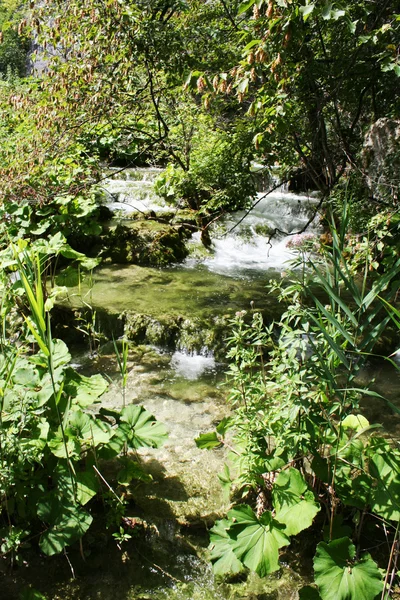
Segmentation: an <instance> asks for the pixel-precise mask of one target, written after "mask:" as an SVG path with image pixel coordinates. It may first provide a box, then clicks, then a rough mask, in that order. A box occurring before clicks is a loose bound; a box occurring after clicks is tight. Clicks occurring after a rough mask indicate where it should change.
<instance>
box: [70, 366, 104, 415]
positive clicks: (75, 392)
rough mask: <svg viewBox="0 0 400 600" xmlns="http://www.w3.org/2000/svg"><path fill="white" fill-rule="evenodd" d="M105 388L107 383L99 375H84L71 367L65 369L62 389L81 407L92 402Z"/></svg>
mask: <svg viewBox="0 0 400 600" xmlns="http://www.w3.org/2000/svg"><path fill="white" fill-rule="evenodd" d="M107 388H108V383H107V381H106V380H105V379H104V377H102V376H101V375H92V376H91V377H85V376H84V375H81V374H80V373H77V372H76V371H74V370H73V369H71V368H67V370H66V383H65V386H64V391H65V393H66V394H67V395H68V396H70V397H71V398H72V399H74V400H75V402H76V403H77V404H79V405H80V406H81V407H82V408H85V407H86V406H90V405H91V404H93V403H94V402H95V401H96V400H97V398H99V396H101V395H102V394H104V392H105V391H106V389H107Z"/></svg>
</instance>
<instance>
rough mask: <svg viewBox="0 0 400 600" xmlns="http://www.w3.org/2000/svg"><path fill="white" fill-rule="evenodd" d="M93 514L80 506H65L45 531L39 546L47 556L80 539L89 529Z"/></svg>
mask: <svg viewBox="0 0 400 600" xmlns="http://www.w3.org/2000/svg"><path fill="white" fill-rule="evenodd" d="M92 521H93V518H92V516H91V515H90V514H89V513H88V512H87V511H86V510H85V509H84V508H82V507H80V506H68V507H63V510H62V512H61V514H59V516H58V518H57V519H56V521H55V522H54V524H53V526H52V527H51V528H50V529H48V530H47V531H45V532H44V533H43V534H42V536H41V538H40V542H39V546H40V548H41V550H42V552H44V554H47V556H52V555H53V554H58V553H59V552H61V551H62V550H63V549H64V548H65V546H70V545H71V544H73V543H74V542H76V541H77V540H79V539H80V538H81V537H82V536H83V535H84V534H85V533H86V531H87V530H88V529H89V527H90V525H91V523H92Z"/></svg>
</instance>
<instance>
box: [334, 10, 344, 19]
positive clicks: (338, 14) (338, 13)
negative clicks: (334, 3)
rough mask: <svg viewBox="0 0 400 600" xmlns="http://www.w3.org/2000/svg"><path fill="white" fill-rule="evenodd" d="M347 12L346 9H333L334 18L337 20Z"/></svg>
mask: <svg viewBox="0 0 400 600" xmlns="http://www.w3.org/2000/svg"><path fill="white" fill-rule="evenodd" d="M345 14H346V11H344V10H341V9H339V10H333V11H332V18H333V19H334V20H335V21H337V20H338V19H340V17H344V15H345Z"/></svg>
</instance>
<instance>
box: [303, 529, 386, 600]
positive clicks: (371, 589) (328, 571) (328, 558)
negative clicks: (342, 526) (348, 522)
mask: <svg viewBox="0 0 400 600" xmlns="http://www.w3.org/2000/svg"><path fill="white" fill-rule="evenodd" d="M355 553H356V549H355V547H354V545H353V544H352V543H351V541H350V540H349V538H340V539H339V540H333V541H332V542H330V543H329V544H326V543H325V542H320V543H319V544H318V546H317V552H316V555H315V558H314V572H315V582H316V584H317V585H318V588H319V592H320V594H321V598H322V600H374V598H375V596H376V595H377V594H379V593H381V592H382V589H383V582H382V576H381V573H380V571H379V569H378V567H377V565H376V563H375V562H374V561H373V560H372V558H371V557H370V555H369V554H364V556H362V557H361V558H360V560H358V561H354V557H355Z"/></svg>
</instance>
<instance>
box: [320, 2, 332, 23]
mask: <svg viewBox="0 0 400 600" xmlns="http://www.w3.org/2000/svg"><path fill="white" fill-rule="evenodd" d="M331 12H332V2H327V3H326V4H325V6H324V8H323V9H322V13H321V15H322V18H323V19H325V20H326V21H328V20H329V19H330V18H331Z"/></svg>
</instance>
